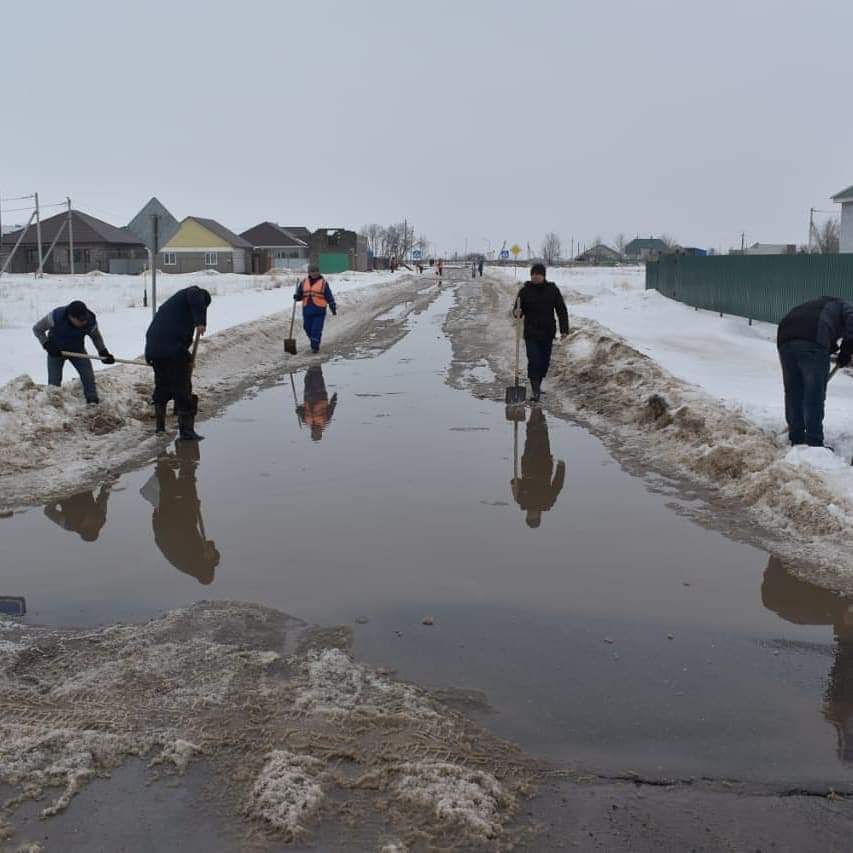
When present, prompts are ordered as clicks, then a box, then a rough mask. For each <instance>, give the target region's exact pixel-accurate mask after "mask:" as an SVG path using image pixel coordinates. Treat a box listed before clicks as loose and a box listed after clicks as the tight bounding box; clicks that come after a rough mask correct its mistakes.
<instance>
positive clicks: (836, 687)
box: [761, 557, 853, 761]
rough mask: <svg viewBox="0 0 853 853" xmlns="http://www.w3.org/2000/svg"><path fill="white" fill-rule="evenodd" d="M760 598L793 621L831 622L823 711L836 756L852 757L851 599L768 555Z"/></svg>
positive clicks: (809, 622) (852, 759)
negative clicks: (833, 644) (832, 733)
mask: <svg viewBox="0 0 853 853" xmlns="http://www.w3.org/2000/svg"><path fill="white" fill-rule="evenodd" d="M761 600H762V602H763V604H764V606H765V607H766V608H768V610H772V611H773V612H774V613H778V614H779V616H781V617H782V618H783V619H785V620H787V621H788V622H793V623H794V624H795V625H832V627H833V629H834V632H835V639H836V640H837V642H838V645H837V646H836V649H835V658H834V660H833V663H832V669H831V670H830V672H829V684H828V685H827V688H826V693H825V695H824V705H823V715H824V717H826V719H827V720H828V721H829V722H830V723H832V725H833V726H835V730H836V732H837V733H838V757H839V758H840V759H841V760H842V761H853V601H851V600H850V599H849V598H844V597H842V596H838V595H836V594H835V593H833V592H830V591H829V590H827V589H821V588H820V587H816V586H812V585H811V584H810V583H806V581H801V580H798V579H797V578H795V577H794V576H793V575H792V574H791V573H790V572H788V571H787V570H786V568H785V566H784V564H783V563H782V561H781V560H779V559H777V558H776V557H771V558H770V562H769V563H768V564H767V569H766V570H765V572H764V582H763V583H762V585H761Z"/></svg>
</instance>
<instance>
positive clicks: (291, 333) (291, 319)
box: [287, 299, 296, 338]
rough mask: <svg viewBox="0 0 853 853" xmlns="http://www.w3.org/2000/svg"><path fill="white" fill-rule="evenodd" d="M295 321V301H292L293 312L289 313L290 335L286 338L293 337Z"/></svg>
mask: <svg viewBox="0 0 853 853" xmlns="http://www.w3.org/2000/svg"><path fill="white" fill-rule="evenodd" d="M295 320H296V300H295V299H294V300H293V310H292V311H291V312H290V334H289V335H288V336H287V337H288V338H292V337H293V323H294V321H295Z"/></svg>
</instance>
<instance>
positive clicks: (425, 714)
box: [296, 649, 436, 719]
mask: <svg viewBox="0 0 853 853" xmlns="http://www.w3.org/2000/svg"><path fill="white" fill-rule="evenodd" d="M304 670H305V672H306V674H307V676H308V683H307V685H306V687H304V688H303V689H302V690H301V691H300V693H299V695H298V696H297V698H296V705H297V707H298V708H300V709H302V710H303V711H305V712H306V713H309V714H327V715H338V714H350V713H353V712H354V711H358V713H359V714H360V715H386V714H388V713H400V714H407V715H411V716H414V717H420V718H424V719H427V718H433V717H435V716H436V712H435V711H434V710H433V709H432V708H431V707H430V705H429V704H428V703H427V702H426V701H425V700H424V699H423V697H422V696H421V695H419V694H418V692H417V691H415V689H414V688H412V687H409V686H407V685H405V684H401V683H399V682H393V681H391V680H390V679H388V678H385V677H383V676H381V675H379V674H378V673H376V672H375V671H374V670H371V669H368V668H367V667H366V666H363V665H362V664H358V663H356V662H355V661H353V660H352V659H351V658H350V657H349V655H347V654H346V653H345V652H343V651H341V650H340V649H327V650H325V651H322V652H311V653H309V656H308V659H307V660H306V661H305V663H304Z"/></svg>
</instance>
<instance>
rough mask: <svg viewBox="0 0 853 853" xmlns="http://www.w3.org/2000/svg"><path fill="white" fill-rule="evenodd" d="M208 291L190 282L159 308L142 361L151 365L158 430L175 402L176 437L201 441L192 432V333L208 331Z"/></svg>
mask: <svg viewBox="0 0 853 853" xmlns="http://www.w3.org/2000/svg"><path fill="white" fill-rule="evenodd" d="M209 305H210V293H208V292H207V291H206V290H203V289H202V288H200V287H196V286H195V285H193V286H192V287H185V288H184V289H183V290H179V291H178V292H177V293H176V294H175V295H174V296H171V297H169V299H167V300H166V301H165V302H164V303H163V304H162V305H161V306H160V307H159V308H158V309H157V313H156V314H155V315H154V319H153V320H152V321H151V325H150V326H149V327H148V332H147V333H146V335H145V360H146V361H147V362H148V363H149V364H150V365H151V366H152V367H153V368H154V417H155V420H156V422H157V426H156V430H157V432H164V431H165V429H166V406H167V404H168V402H169V400H174V401H175V409H176V410H177V412H178V438H180V439H181V440H183V441H200V440H201V439H202V438H203V436H201V435H199V434H198V433H197V432H196V431H195V418H196V415H197V414H198V398H197V397H196V396H195V395H194V394H193V384H192V372H193V363H192V354H191V352H190V347H191V346H192V344H193V337H194V334H195V333H196V332H197V333H198V334H199V336H201V335H204V333H205V332H206V331H207V308H208V306H209Z"/></svg>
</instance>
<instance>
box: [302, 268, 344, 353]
mask: <svg viewBox="0 0 853 853" xmlns="http://www.w3.org/2000/svg"><path fill="white" fill-rule="evenodd" d="M293 298H294V299H295V300H296V301H297V302H298V301H299V300H302V326H303V328H304V329H305V334H306V335H308V339H309V340H310V341H311V352H320V339H321V338H322V337H323V324H324V323H325V322H326V308H330V309H331V311H332V314H337V313H338V306H337V304H336V302H335V297H334V296H333V295H332V288H331V287H329V282H327V281H326V279H325V278H323V276H322V275H320V267H318V266H316V265H313V264H312V265H311V266H310V267H308V278H306V279H305V280H304V281H303V282H302V283H301V284H300V285H299V287H297V288H296V293H294V294H293Z"/></svg>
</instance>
